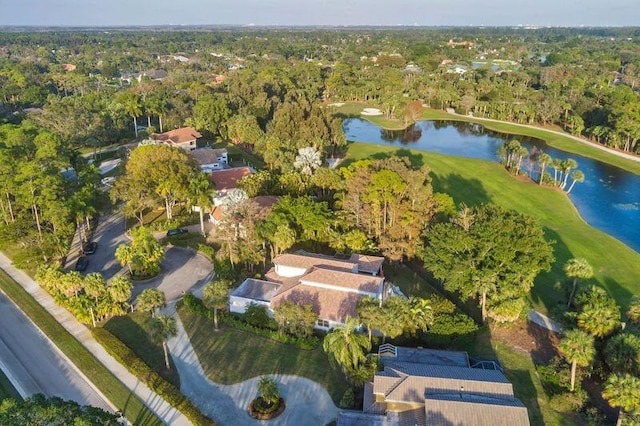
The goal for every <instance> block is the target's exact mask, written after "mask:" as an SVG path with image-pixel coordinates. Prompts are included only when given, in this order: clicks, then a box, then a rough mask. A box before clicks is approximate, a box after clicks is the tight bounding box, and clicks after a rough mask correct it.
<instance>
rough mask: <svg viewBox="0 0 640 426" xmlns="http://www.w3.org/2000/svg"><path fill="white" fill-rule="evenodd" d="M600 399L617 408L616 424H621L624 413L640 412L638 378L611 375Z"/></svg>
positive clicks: (639, 384) (639, 382) (639, 385)
mask: <svg viewBox="0 0 640 426" xmlns="http://www.w3.org/2000/svg"><path fill="white" fill-rule="evenodd" d="M602 397H603V398H604V399H606V400H607V401H609V404H611V406H612V407H618V408H619V409H620V411H619V412H618V422H617V423H616V424H617V425H621V424H622V420H623V414H624V412H629V413H638V412H640V378H638V377H634V376H631V375H630V374H625V375H624V376H619V375H617V374H615V375H612V376H610V377H609V379H607V383H606V384H605V386H604V391H603V392H602Z"/></svg>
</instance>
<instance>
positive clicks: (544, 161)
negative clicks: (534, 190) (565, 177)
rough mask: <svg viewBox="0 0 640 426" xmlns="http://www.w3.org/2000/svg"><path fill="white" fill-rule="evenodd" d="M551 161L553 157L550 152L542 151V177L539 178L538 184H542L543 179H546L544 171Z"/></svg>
mask: <svg viewBox="0 0 640 426" xmlns="http://www.w3.org/2000/svg"><path fill="white" fill-rule="evenodd" d="M551 161H553V159H552V158H551V156H550V155H549V154H547V153H545V152H541V153H540V155H538V164H539V165H540V179H539V180H538V185H542V181H543V180H544V173H545V171H546V170H547V166H548V165H549V164H550V163H551Z"/></svg>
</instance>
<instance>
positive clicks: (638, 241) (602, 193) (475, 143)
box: [344, 118, 640, 252]
mask: <svg viewBox="0 0 640 426" xmlns="http://www.w3.org/2000/svg"><path fill="white" fill-rule="evenodd" d="M344 132H345V135H346V137H347V139H348V140H352V141H359V142H367V143H373V144H380V145H392V146H398V147H404V148H413V149H418V150H422V151H428V152H435V153H439V154H445V155H453V156H461V157H466V158H477V159H483V160H491V161H498V160H499V159H498V156H497V152H498V148H499V146H500V145H501V144H502V143H504V142H505V141H508V140H511V139H513V138H514V136H513V135H506V134H500V133H497V132H493V131H490V130H487V129H485V128H484V127H483V126H482V125H480V124H476V123H465V122H458V121H453V122H448V121H420V122H418V123H416V124H415V125H413V126H411V127H409V128H408V129H406V130H400V131H391V130H384V129H381V128H380V127H378V126H376V125H374V124H372V123H370V122H369V121H366V120H362V119H358V118H353V119H348V120H345V122H344ZM515 138H517V139H518V140H519V141H520V142H521V143H522V145H523V146H525V147H526V148H527V149H529V153H530V154H529V158H528V159H527V160H526V161H525V162H524V164H523V170H524V171H525V172H526V173H528V174H529V175H530V176H532V177H533V178H534V179H538V176H539V174H540V170H539V168H538V165H537V162H536V160H537V155H539V153H540V151H544V152H546V153H547V154H549V155H551V156H552V157H553V158H558V159H560V160H566V159H567V158H573V159H574V160H576V162H577V163H578V169H579V170H580V171H582V172H583V173H584V176H585V181H584V183H578V184H576V186H575V187H574V188H573V190H572V192H571V194H569V197H570V198H571V201H572V202H573V203H574V205H575V206H576V207H577V208H578V211H579V212H580V215H581V216H582V218H583V219H584V220H585V221H587V223H589V224H590V225H592V226H594V227H596V228H598V229H600V230H602V231H604V232H606V233H608V234H610V235H612V236H614V237H616V238H618V239H619V240H621V241H623V242H624V243H626V244H627V245H629V246H630V247H632V248H633V249H634V250H636V251H638V252H640V226H638V223H639V221H640V176H637V175H634V174H632V173H629V172H626V171H624V170H622V169H620V168H617V167H614V166H610V165H608V164H605V163H601V162H599V161H596V160H592V159H590V158H586V157H582V156H580V155H578V154H570V153H567V152H564V151H560V150H558V149H555V148H552V147H550V146H548V145H547V144H546V143H545V142H544V141H542V140H539V139H534V138H529V137H524V136H517V137H515ZM547 172H549V173H551V175H553V169H551V168H549V169H548V170H547ZM569 181H571V179H569ZM569 185H570V183H569ZM567 187H568V186H567Z"/></svg>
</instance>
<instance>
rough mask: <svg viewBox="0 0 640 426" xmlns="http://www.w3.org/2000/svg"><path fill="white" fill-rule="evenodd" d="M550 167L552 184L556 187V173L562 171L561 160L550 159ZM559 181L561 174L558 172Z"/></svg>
mask: <svg viewBox="0 0 640 426" xmlns="http://www.w3.org/2000/svg"><path fill="white" fill-rule="evenodd" d="M551 167H553V184H554V185H556V186H558V171H559V170H561V169H562V160H560V159H559V158H554V159H552V160H551ZM560 179H562V172H560Z"/></svg>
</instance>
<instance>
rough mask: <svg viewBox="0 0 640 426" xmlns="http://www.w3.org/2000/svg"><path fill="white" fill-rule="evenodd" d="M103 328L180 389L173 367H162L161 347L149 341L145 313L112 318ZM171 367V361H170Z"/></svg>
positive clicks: (146, 315)
mask: <svg viewBox="0 0 640 426" xmlns="http://www.w3.org/2000/svg"><path fill="white" fill-rule="evenodd" d="M103 327H104V328H105V329H106V330H108V331H109V332H111V334H113V335H114V336H116V337H117V338H118V339H120V340H121V341H122V343H124V344H125V345H127V346H128V347H129V349H131V350H132V351H133V352H134V353H135V354H136V355H138V356H139V357H140V359H141V360H142V361H144V363H145V364H147V365H148V366H149V367H151V368H152V369H153V370H154V371H156V372H157V373H158V374H160V375H161V376H162V377H164V378H165V379H166V380H167V381H168V382H170V383H171V384H172V385H174V386H175V387H176V388H178V389H180V376H179V375H178V372H177V371H176V369H175V367H172V368H171V370H167V369H166V368H165V365H164V352H163V350H162V345H159V344H157V343H155V342H153V341H152V340H151V338H150V337H149V336H150V332H149V330H150V327H151V316H150V315H149V314H148V313H147V312H134V313H132V314H128V315H123V316H120V317H113V318H111V319H110V320H109V321H107V322H106V323H104V324H103ZM171 364H172V365H173V361H171Z"/></svg>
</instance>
